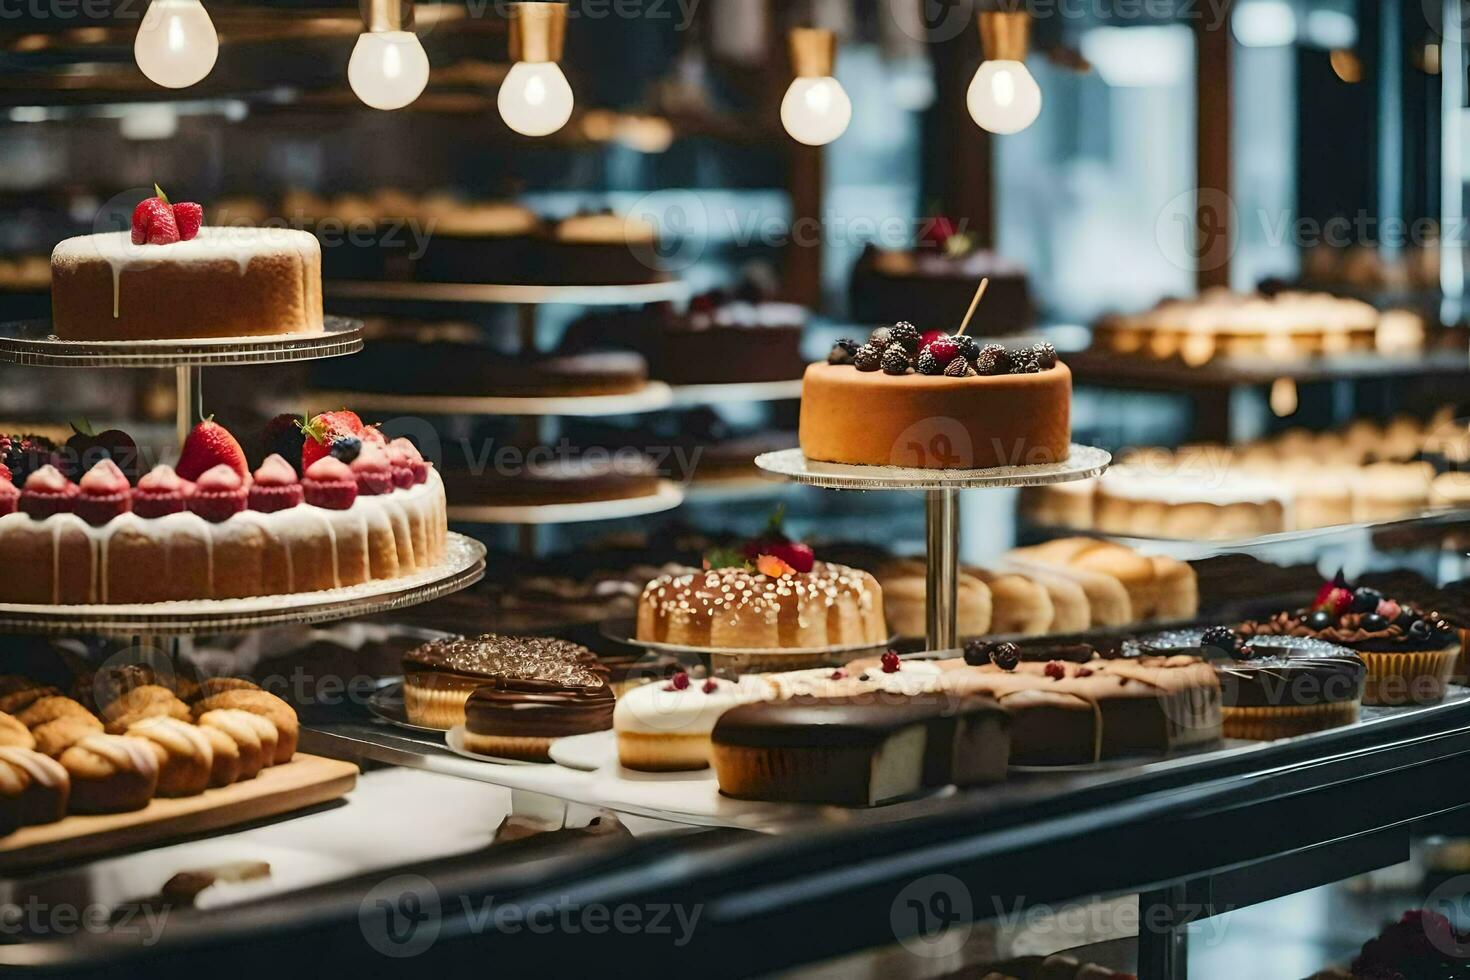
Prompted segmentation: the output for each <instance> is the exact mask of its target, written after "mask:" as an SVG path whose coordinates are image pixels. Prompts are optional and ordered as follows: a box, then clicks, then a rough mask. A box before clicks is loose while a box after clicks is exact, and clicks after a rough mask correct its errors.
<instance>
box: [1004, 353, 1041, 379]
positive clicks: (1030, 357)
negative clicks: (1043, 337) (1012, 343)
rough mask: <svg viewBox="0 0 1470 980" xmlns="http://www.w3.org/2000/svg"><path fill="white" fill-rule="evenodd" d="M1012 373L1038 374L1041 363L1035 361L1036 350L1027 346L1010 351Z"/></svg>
mask: <svg viewBox="0 0 1470 980" xmlns="http://www.w3.org/2000/svg"><path fill="white" fill-rule="evenodd" d="M1011 373H1012V374H1040V373H1041V365H1040V364H1039V363H1037V361H1036V352H1035V351H1033V350H1031V349H1030V348H1029V347H1028V348H1025V349H1023V350H1018V351H1012V352H1011Z"/></svg>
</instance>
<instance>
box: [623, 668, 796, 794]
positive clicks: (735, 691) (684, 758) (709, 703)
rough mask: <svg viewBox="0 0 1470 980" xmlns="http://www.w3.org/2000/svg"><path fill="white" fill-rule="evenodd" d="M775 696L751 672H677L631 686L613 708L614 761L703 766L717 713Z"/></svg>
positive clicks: (650, 767)
mask: <svg viewBox="0 0 1470 980" xmlns="http://www.w3.org/2000/svg"><path fill="white" fill-rule="evenodd" d="M775 696H776V690H775V688H774V687H772V686H771V684H770V683H769V682H767V681H766V680H765V679H764V678H762V677H758V676H755V675H746V676H743V677H741V678H740V679H739V680H738V681H729V680H725V679H723V678H713V677H710V678H692V677H690V676H689V675H688V674H685V673H680V674H675V675H674V676H673V677H672V678H670V679H669V680H668V681H666V682H663V683H653V684H645V685H643V686H642V687H637V688H634V689H633V690H631V691H628V692H626V693H625V694H623V696H622V697H620V698H618V703H617V707H616V709H615V710H614V712H613V730H614V731H615V732H617V739H618V761H619V762H621V763H622V765H623V767H624V768H626V769H635V770H637V771H639V772H690V771H694V770H699V769H707V768H709V765H710V756H711V751H712V746H711V744H710V733H711V732H713V731H714V728H715V724H716V723H717V722H718V721H719V720H720V716H721V715H723V714H724V713H725V712H727V711H729V710H730V709H732V708H735V707H738V706H740V705H742V704H751V703H753V702H756V701H766V700H769V699H771V698H773V697H775Z"/></svg>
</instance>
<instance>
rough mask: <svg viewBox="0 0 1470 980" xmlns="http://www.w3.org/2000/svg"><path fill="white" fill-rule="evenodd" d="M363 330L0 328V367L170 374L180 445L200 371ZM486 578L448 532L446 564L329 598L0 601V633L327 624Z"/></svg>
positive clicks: (352, 350) (314, 346) (196, 411)
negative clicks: (126, 334) (104, 334)
mask: <svg viewBox="0 0 1470 980" xmlns="http://www.w3.org/2000/svg"><path fill="white" fill-rule="evenodd" d="M362 346H363V341H362V324H361V323H359V322H358V321H356V320H344V319H341V318H339V317H328V318H327V320H326V329H325V331H324V332H322V333H320V334H312V335H295V336H268V337H229V338H213V339H201V340H135V341H71V340H60V339H58V338H57V337H55V336H54V335H53V334H52V333H51V326H50V323H49V322H47V321H44V320H39V321H37V320H28V321H25V322H21V323H9V324H0V363H11V364H24V365H31V366H35V367H61V368H173V369H174V372H175V378H176V383H177V388H178V413H177V422H178V440H179V445H180V446H182V445H183V443H184V440H185V439H186V438H187V437H188V435H189V432H190V431H191V430H192V429H193V427H194V426H195V425H196V424H197V423H198V422H199V420H200V419H201V418H203V415H204V413H203V408H202V396H203V386H202V383H201V382H202V370H201V369H202V368H204V367H219V366H226V365H230V366H233V365H245V364H279V363H284V362H288V361H305V360H315V359H318V358H323V357H340V356H342V355H346V354H356V353H357V352H358V351H360V350H362ZM484 574H485V548H484V546H483V545H481V544H480V543H479V542H476V541H473V540H471V539H469V538H466V537H463V536H461V535H457V534H451V535H450V536H449V543H448V547H447V548H446V554H445V559H444V561H443V562H441V563H440V564H439V565H438V566H437V567H435V568H431V569H427V570H425V571H423V572H420V573H418V574H416V575H412V576H405V577H403V578H398V579H392V580H387V581H379V582H368V583H364V584H362V585H356V586H350V587H347V588H341V589H330V590H327V591H323V592H310V593H301V594H296V595H287V596H257V597H252V598H248V599H209V600H199V601H191V602H161V603H150V604H146V605H72V606H52V605H23V604H17V603H0V632H9V633H42V634H50V635H68V634H82V635H91V636H102V637H116V638H142V637H152V636H159V637H165V636H166V637H178V636H185V635H191V634H199V633H220V632H230V631H237V630H244V629H254V628H256V627H262V626H273V625H281V624H287V623H323V622H330V621H333V620H339V619H350V618H353V617H357V616H366V615H371V614H374V613H381V612H386V611H389V610H393V609H400V608H403V607H406V606H411V605H416V604H418V603H422V602H427V601H429V600H431V599H437V598H439V597H440V596H444V595H448V594H450V593H452V592H458V591H460V590H461V589H465V588H468V587H469V586H471V585H473V584H475V583H476V582H478V581H479V580H480V579H481V578H482V577H483V576H484Z"/></svg>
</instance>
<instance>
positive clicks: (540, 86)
mask: <svg viewBox="0 0 1470 980" xmlns="http://www.w3.org/2000/svg"><path fill="white" fill-rule="evenodd" d="M566 37H567V5H566V4H564V3H539V2H538V3H513V4H511V7H510V57H511V60H512V61H514V62H515V64H514V65H512V66H511V69H510V73H509V74H507V75H506V76H505V81H503V82H501V83H500V95H499V96H498V97H497V99H496V104H497V105H498V106H499V107H500V118H501V119H504V120H505V124H506V125H507V126H509V127H510V128H511V129H513V130H515V131H516V132H518V133H520V134H521V135H522V136H550V135H551V134H552V133H554V132H556V131H557V130H559V129H561V128H562V127H563V126H565V125H566V124H567V120H569V119H571V118H572V107H573V106H574V105H575V104H576V99H575V97H574V96H573V95H572V86H571V85H570V84H568V83H567V76H566V75H564V74H562V70H561V66H560V65H558V64H557V62H558V61H560V60H561V56H562V49H563V47H564V46H565V44H566Z"/></svg>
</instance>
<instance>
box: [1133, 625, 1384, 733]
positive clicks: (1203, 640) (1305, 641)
mask: <svg viewBox="0 0 1470 980" xmlns="http://www.w3.org/2000/svg"><path fill="white" fill-rule="evenodd" d="M1142 646H1143V648H1144V649H1146V650H1150V651H1157V652H1160V653H1168V654H1174V655H1177V654H1191V655H1195V656H1202V657H1205V658H1207V659H1208V660H1209V662H1210V664H1211V666H1212V667H1214V669H1215V675H1216V676H1217V677H1218V678H1219V679H1220V698H1221V704H1222V710H1223V715H1224V732H1225V737H1226V738H1245V739H1256V740H1262V741H1264V740H1269V739H1276V738H1289V737H1291V736H1293V735H1305V734H1307V733H1308V732H1316V731H1323V730H1325V729H1328V728H1338V727H1340V726H1342V725H1350V724H1352V723H1353V722H1355V721H1357V720H1358V707H1359V705H1360V704H1361V703H1362V699H1363V683H1364V680H1365V678H1366V677H1367V667H1366V666H1365V665H1364V663H1363V660H1362V658H1361V657H1359V656H1358V655H1357V654H1356V653H1354V652H1353V651H1351V650H1349V649H1347V648H1346V647H1341V646H1336V645H1334V644H1331V643H1324V642H1322V641H1321V640H1314V639H1309V638H1304V637H1301V638H1299V637H1293V636H1258V637H1256V638H1255V639H1254V640H1252V641H1251V642H1249V643H1247V642H1246V640H1245V638H1244V637H1243V636H1241V634H1239V633H1237V632H1235V631H1234V630H1232V629H1229V628H1227V627H1211V628H1210V629H1207V630H1205V631H1204V632H1203V633H1200V632H1198V631H1194V630H1189V631H1183V632H1177V633H1165V634H1161V635H1159V636H1155V637H1150V638H1148V639H1146V640H1144V641H1143V643H1142Z"/></svg>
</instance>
